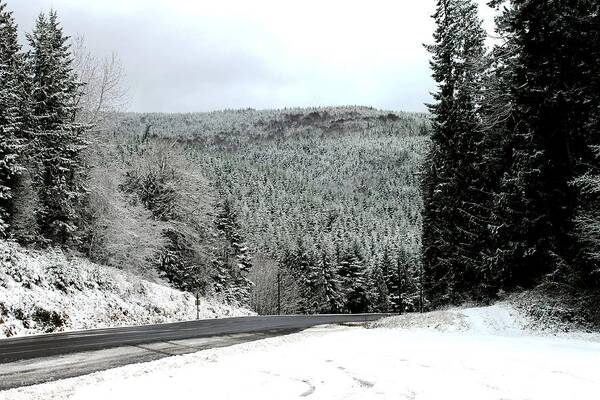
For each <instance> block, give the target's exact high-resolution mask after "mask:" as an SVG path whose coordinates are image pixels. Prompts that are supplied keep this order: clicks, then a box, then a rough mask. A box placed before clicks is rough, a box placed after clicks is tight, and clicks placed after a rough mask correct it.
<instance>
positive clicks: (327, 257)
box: [311, 248, 343, 313]
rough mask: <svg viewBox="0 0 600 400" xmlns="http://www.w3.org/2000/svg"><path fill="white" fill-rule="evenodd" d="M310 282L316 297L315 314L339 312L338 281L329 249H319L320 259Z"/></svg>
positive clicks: (340, 295)
mask: <svg viewBox="0 0 600 400" xmlns="http://www.w3.org/2000/svg"><path fill="white" fill-rule="evenodd" d="M311 281H312V282H314V286H315V287H316V293H317V297H318V307H317V312H319V313H337V312H340V310H341V309H342V304H343V301H342V300H343V299H342V294H341V291H340V281H339V278H338V276H337V271H336V260H335V258H334V256H333V254H332V253H331V251H330V249H329V248H324V249H321V258H320V260H319V262H317V265H316V266H315V269H314V271H313V276H312V277H311Z"/></svg>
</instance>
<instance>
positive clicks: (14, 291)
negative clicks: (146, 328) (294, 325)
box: [0, 241, 252, 338]
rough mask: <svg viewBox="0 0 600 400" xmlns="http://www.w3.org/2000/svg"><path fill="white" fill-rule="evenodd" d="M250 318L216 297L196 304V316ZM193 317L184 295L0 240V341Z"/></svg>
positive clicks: (192, 304) (114, 271) (190, 299)
mask: <svg viewBox="0 0 600 400" xmlns="http://www.w3.org/2000/svg"><path fill="white" fill-rule="evenodd" d="M250 314H252V313H251V312H250V311H248V310H245V309H240V308H236V307H231V306H228V305H225V304H222V303H221V302H219V301H218V300H216V299H202V301H201V307H200V317H201V318H217V317H225V316H240V315H250ZM194 318H196V306H195V298H194V297H193V296H192V295H191V294H189V293H184V292H181V291H178V290H175V289H172V288H170V287H167V286H163V285H160V284H157V283H152V282H149V281H145V280H143V279H140V278H139V277H137V276H133V275H129V274H127V273H125V272H123V271H121V270H118V269H115V268H110V267H106V266H100V265H97V264H93V263H91V262H89V261H87V260H84V259H81V258H71V259H68V258H67V257H66V256H65V255H64V254H63V253H62V252H60V251H57V250H55V251H52V250H49V251H44V252H41V251H31V250H25V249H23V248H22V247H20V246H18V245H16V244H14V243H9V242H5V241H0V338H2V337H7V336H14V335H24V334H31V333H42V332H55V331H64V330H79V329H90V328H105V327H112V326H124V325H139V324H152V323H162V322H175V321H185V320H189V319H194Z"/></svg>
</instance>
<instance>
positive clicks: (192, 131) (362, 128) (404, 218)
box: [116, 107, 430, 313]
mask: <svg viewBox="0 0 600 400" xmlns="http://www.w3.org/2000/svg"><path fill="white" fill-rule="evenodd" d="M121 118H122V119H121V121H119V122H118V126H117V128H116V132H117V136H119V137H122V138H124V139H125V140H126V139H127V138H131V137H138V136H141V135H147V138H148V140H155V141H157V142H162V143H171V144H172V143H177V144H178V145H181V146H183V148H185V152H186V153H187V154H188V155H189V156H190V157H192V159H193V160H194V161H193V163H194V167H195V168H197V170H198V171H202V173H203V174H205V176H206V178H207V179H208V180H209V181H210V182H213V184H212V189H211V190H212V191H213V193H214V196H216V199H215V200H214V204H216V210H217V211H216V212H217V213H218V212H219V211H218V210H223V209H224V208H223V207H225V210H229V211H228V212H231V213H232V214H235V219H236V221H237V223H236V226H237V229H239V232H241V233H242V234H243V236H244V237H245V239H246V244H247V245H248V246H249V249H250V252H251V253H252V254H253V256H254V259H255V261H254V263H253V268H252V270H251V273H250V278H251V280H252V281H253V282H254V285H255V286H254V290H253V292H252V297H251V299H252V303H253V306H254V307H255V308H256V309H257V311H259V312H265V313H275V312H277V311H278V306H280V307H281V311H282V312H348V311H350V312H360V311H392V310H396V311H397V310H399V309H400V308H402V309H403V310H413V309H416V308H417V307H418V284H417V281H418V280H417V271H418V261H419V256H418V254H419V236H420V207H421V206H420V204H421V203H420V195H419V191H418V180H419V177H418V171H419V169H420V166H421V160H422V155H423V154H424V151H425V148H426V145H427V141H428V137H427V133H428V130H429V125H430V121H429V119H428V117H427V116H426V115H419V114H408V113H394V112H383V111H378V110H375V109H372V108H366V107H335V108H334V107H328V108H321V109H288V110H265V111H255V110H232V111H223V112H214V113H199V114H181V115H177V114H176V115H172V114H123V115H121ZM278 276H279V278H278ZM277 280H279V288H280V292H281V291H283V298H282V299H281V301H280V303H281V304H277V286H278V283H277Z"/></svg>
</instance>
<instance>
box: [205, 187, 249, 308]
mask: <svg viewBox="0 0 600 400" xmlns="http://www.w3.org/2000/svg"><path fill="white" fill-rule="evenodd" d="M215 228H216V232H217V238H216V239H217V248H216V249H215V259H214V260H213V265H214V270H215V276H214V282H215V290H216V291H217V292H220V293H224V294H225V295H226V298H227V300H228V301H231V302H237V303H238V304H247V303H248V298H249V290H250V288H251V286H252V282H250V281H249V280H248V278H247V276H248V272H249V271H250V268H252V258H251V255H250V249H249V248H248V246H247V245H246V243H245V241H244V237H243V235H242V232H241V228H240V226H239V224H238V221H237V213H236V211H235V209H234V208H233V204H232V203H231V201H230V200H229V199H228V198H225V199H224V200H223V201H222V203H221V204H220V205H219V206H218V209H217V214H216V217H215Z"/></svg>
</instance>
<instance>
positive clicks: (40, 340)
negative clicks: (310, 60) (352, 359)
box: [0, 314, 389, 390]
mask: <svg viewBox="0 0 600 400" xmlns="http://www.w3.org/2000/svg"><path fill="white" fill-rule="evenodd" d="M388 315H389V314H335V315H285V316H257V317H236V318H221V319H206V320H197V321H188V322H175V323H169V324H158V325H144V326H132V327H123V328H108V329H93V330H88V331H74V332H63V333H55V334H45V335H32V336H25V337H18V338H8V339H0V390H4V389H9V388H12V387H18V386H24V385H31V384H35V383H41V382H47V381H50V380H55V379H62V378H67V377H73V376H78V375H83V374H87V373H91V372H94V371H99V370H103V369H107V368H114V367H118V366H121V365H126V364H130V363H134V362H144V361H150V360H155V359H158V358H162V357H167V356H173V355H178V354H185V353H190V352H195V351H199V350H204V349H207V348H213V347H222V346H229V345H232V344H236V343H242V342H247V341H251V340H258V339H263V338H265V337H269V336H275V335H282V334H288V333H292V332H297V331H300V330H302V329H306V328H309V327H312V326H316V325H324V324H343V323H364V322H369V321H375V320H377V319H380V318H383V317H386V316H388Z"/></svg>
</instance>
